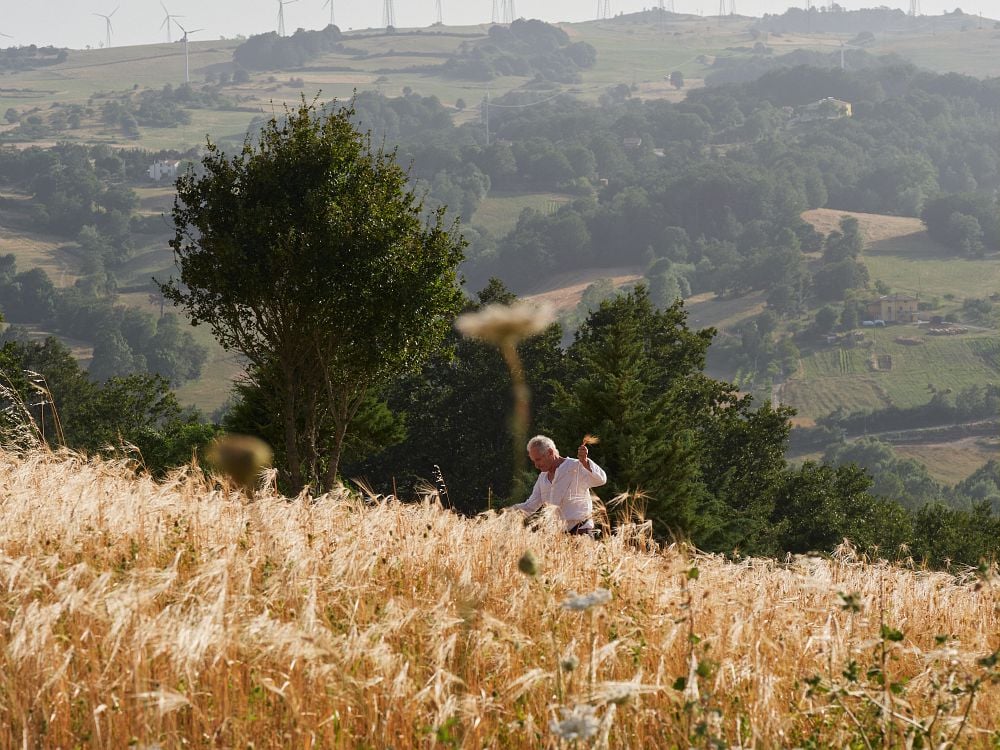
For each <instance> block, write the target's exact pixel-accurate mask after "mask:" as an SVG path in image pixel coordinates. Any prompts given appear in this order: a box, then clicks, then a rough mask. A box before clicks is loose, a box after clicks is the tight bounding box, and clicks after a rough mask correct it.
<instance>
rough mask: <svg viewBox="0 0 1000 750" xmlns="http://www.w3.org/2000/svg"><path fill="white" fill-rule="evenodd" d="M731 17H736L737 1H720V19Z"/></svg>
mask: <svg viewBox="0 0 1000 750" xmlns="http://www.w3.org/2000/svg"><path fill="white" fill-rule="evenodd" d="M725 15H730V16H735V15H736V0H729V1H728V2H727V1H726V0H719V17H720V18H721V17H722V16H725Z"/></svg>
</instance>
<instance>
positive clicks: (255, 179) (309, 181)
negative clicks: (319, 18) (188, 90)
mask: <svg viewBox="0 0 1000 750" xmlns="http://www.w3.org/2000/svg"><path fill="white" fill-rule="evenodd" d="M351 115H352V111H351V109H350V108H339V107H332V108H329V109H328V110H323V109H320V108H318V107H317V106H316V105H315V103H307V102H306V101H305V100H304V99H303V101H302V103H301V105H300V106H299V107H297V108H296V109H294V110H289V111H288V112H287V113H286V116H285V117H284V118H282V119H281V120H280V121H279V120H278V119H276V118H275V119H272V120H271V121H270V122H269V123H268V124H267V125H266V127H265V128H264V130H263V131H262V133H261V134H260V137H259V138H258V139H256V140H253V141H251V139H250V138H247V140H246V141H245V143H244V146H243V149H242V151H241V152H240V153H238V154H235V155H228V154H226V153H225V152H223V151H222V150H220V149H219V148H218V147H217V146H216V145H215V144H213V143H212V142H211V141H209V143H208V148H207V153H206V155H205V157H204V158H203V159H202V168H203V175H201V176H199V175H197V174H196V173H195V172H194V171H193V170H189V171H188V172H187V173H186V174H184V175H183V176H181V177H180V178H179V179H178V181H177V191H178V195H177V199H176V201H175V205H174V210H173V221H174V226H175V236H174V239H173V240H171V242H170V245H171V247H172V248H173V250H174V254H175V259H176V264H177V268H178V270H179V272H180V278H179V279H174V278H172V279H170V280H169V281H167V282H166V283H163V284H162V287H161V288H162V291H163V294H164V295H165V296H166V297H167V298H168V299H170V300H172V301H173V302H174V303H175V304H176V305H180V306H182V307H183V308H184V309H185V311H186V312H187V314H188V315H189V316H190V317H191V320H192V322H193V323H194V324H196V325H197V324H200V323H206V324H208V325H209V326H210V327H211V329H212V332H213V333H214V335H215V337H216V338H217V339H218V341H219V342H220V343H221V344H222V346H223V347H225V348H226V349H230V350H235V351H237V352H239V353H240V354H241V355H243V357H245V358H246V360H247V361H248V363H249V369H248V377H249V378H251V379H252V380H253V381H254V382H255V383H256V384H257V385H259V386H260V387H261V388H263V389H264V390H265V391H266V392H267V393H268V394H270V396H271V398H272V408H273V410H274V412H275V413H276V414H278V415H280V418H281V420H282V425H283V434H284V450H285V455H286V467H285V469H286V476H285V477H284V479H285V480H286V481H287V482H288V485H289V488H290V489H292V490H293V491H297V490H299V489H301V488H303V487H304V486H306V485H314V486H316V487H321V488H323V489H329V488H330V487H332V486H333V484H334V482H335V481H336V476H337V470H338V465H339V460H340V454H341V451H342V450H343V446H344V439H345V435H346V431H347V428H348V425H349V424H350V422H351V419H352V418H353V417H354V416H355V414H356V413H357V411H358V409H359V408H360V407H361V406H362V404H364V403H365V401H366V399H367V398H368V397H369V396H370V395H371V394H373V393H376V392H378V390H379V388H381V387H383V386H384V385H385V384H387V383H388V382H389V381H391V380H392V379H393V378H395V377H398V376H400V375H401V374H403V373H405V372H407V371H411V370H413V369H414V368H416V367H418V366H420V365H421V364H422V363H423V361H424V360H425V359H426V358H427V357H428V356H429V355H430V354H431V353H432V352H433V351H434V350H435V349H436V348H437V346H438V345H439V344H440V342H441V340H442V338H443V337H444V335H445V333H446V332H447V330H448V327H449V326H450V324H451V321H452V319H453V317H454V315H455V313H456V312H457V311H458V309H459V307H460V305H461V301H462V294H461V291H460V290H459V288H458V283H457V278H456V268H457V266H458V264H459V262H460V261H461V260H462V248H463V241H462V239H461V237H460V236H459V235H458V233H457V231H455V228H454V227H450V228H449V227H447V226H446V225H445V224H444V218H443V212H442V211H438V212H437V213H436V214H435V215H434V216H432V217H431V218H430V219H429V220H428V221H427V222H426V223H425V221H424V220H423V218H422V206H421V204H420V202H419V201H418V200H417V198H416V197H415V196H414V194H413V193H412V192H411V191H409V190H408V189H407V182H406V181H407V175H406V172H405V171H404V170H403V169H401V168H400V167H399V166H398V165H397V164H396V162H395V158H394V154H393V153H386V152H384V151H382V150H373V148H372V145H371V139H370V138H369V137H366V136H365V135H363V134H361V133H360V132H358V131H357V130H356V129H355V128H354V126H353V125H352V123H351Z"/></svg>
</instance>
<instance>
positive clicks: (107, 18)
mask: <svg viewBox="0 0 1000 750" xmlns="http://www.w3.org/2000/svg"><path fill="white" fill-rule="evenodd" d="M120 7H121V6H120V5H119V6H118V7H116V8H115V9H114V10H113V11H111V12H110V13H109V14H108V15H104V14H103V13H93V14H91V15H95V16H100V17H101V18H103V19H104V24H105V31H106V33H107V35H108V37H107V38H108V43H107V46H108V47H110V46H111V16H113V15H114V14H115V13H117V12H118V8H120Z"/></svg>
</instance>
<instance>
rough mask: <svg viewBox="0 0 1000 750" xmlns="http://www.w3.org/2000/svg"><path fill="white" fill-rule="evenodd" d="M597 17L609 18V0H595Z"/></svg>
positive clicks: (599, 18)
mask: <svg viewBox="0 0 1000 750" xmlns="http://www.w3.org/2000/svg"><path fill="white" fill-rule="evenodd" d="M597 18H598V20H601V19H603V18H611V0H597Z"/></svg>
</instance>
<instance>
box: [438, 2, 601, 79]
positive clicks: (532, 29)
mask: <svg viewBox="0 0 1000 750" xmlns="http://www.w3.org/2000/svg"><path fill="white" fill-rule="evenodd" d="M596 62H597V51H596V50H595V49H594V47H593V46H592V45H590V44H588V43H587V42H571V41H570V38H569V35H568V34H567V33H566V32H565V31H563V30H562V29H560V28H558V27H557V26H553V25H551V24H548V23H545V22H544V21H539V20H536V19H532V20H525V19H523V18H519V19H517V20H515V21H514V22H513V23H511V24H510V25H507V26H500V25H494V26H491V27H490V30H489V33H488V37H487V39H484V40H476V41H474V42H465V43H463V44H462V45H461V47H460V48H459V50H458V52H457V53H456V54H455V55H453V56H452V57H450V58H449V59H448V60H447V61H446V62H445V63H444V64H443V65H442V66H440V67H439V68H437V69H436V71H435V72H439V73H441V74H443V75H444V76H445V77H448V78H459V79H462V80H470V81H491V80H493V79H494V78H496V77H498V76H533V77H536V78H537V79H539V80H543V81H554V82H558V83H579V81H580V80H581V78H580V71H582V70H589V69H590V68H592V67H594V65H595V64H596Z"/></svg>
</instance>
